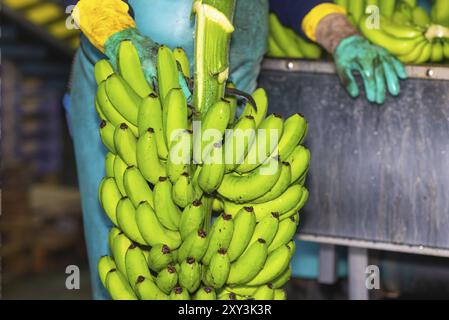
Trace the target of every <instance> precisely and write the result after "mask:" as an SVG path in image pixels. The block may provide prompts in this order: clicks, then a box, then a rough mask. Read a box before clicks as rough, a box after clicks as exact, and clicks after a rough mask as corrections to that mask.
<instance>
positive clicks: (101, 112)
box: [94, 97, 107, 119]
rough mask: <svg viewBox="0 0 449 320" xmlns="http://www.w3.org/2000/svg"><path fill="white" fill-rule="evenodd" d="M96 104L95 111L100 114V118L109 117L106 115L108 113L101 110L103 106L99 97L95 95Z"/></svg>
mask: <svg viewBox="0 0 449 320" xmlns="http://www.w3.org/2000/svg"><path fill="white" fill-rule="evenodd" d="M94 104H95V111H96V112H97V114H98V118H100V119H107V117H106V115H105V114H104V113H103V111H102V110H101V106H100V104H99V103H98V100H97V98H96V97H95V100H94Z"/></svg>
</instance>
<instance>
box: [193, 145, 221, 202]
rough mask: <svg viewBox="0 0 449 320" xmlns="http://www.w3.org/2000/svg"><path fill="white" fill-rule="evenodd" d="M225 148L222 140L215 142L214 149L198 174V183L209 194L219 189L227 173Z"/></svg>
mask: <svg viewBox="0 0 449 320" xmlns="http://www.w3.org/2000/svg"><path fill="white" fill-rule="evenodd" d="M224 161H225V159H224V149H223V144H222V143H221V142H217V143H215V144H214V147H213V149H212V150H211V152H210V155H208V156H207V157H206V158H205V159H204V161H203V166H202V167H201V171H200V174H199V176H198V185H199V186H200V188H201V189H202V190H203V191H204V192H206V193H207V194H211V193H212V192H214V191H215V190H217V189H218V187H219V186H220V184H221V182H222V181H223V177H224V173H225V162H224Z"/></svg>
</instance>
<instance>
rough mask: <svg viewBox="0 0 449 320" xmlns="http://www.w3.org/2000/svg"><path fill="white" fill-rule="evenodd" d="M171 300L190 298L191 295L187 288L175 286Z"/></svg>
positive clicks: (171, 293)
mask: <svg viewBox="0 0 449 320" xmlns="http://www.w3.org/2000/svg"><path fill="white" fill-rule="evenodd" d="M170 300H190V295H189V292H188V291H187V289H185V288H182V287H174V288H173V290H172V291H171V292H170Z"/></svg>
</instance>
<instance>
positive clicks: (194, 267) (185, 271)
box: [178, 258, 201, 293]
mask: <svg viewBox="0 0 449 320" xmlns="http://www.w3.org/2000/svg"><path fill="white" fill-rule="evenodd" d="M178 278H179V284H180V285H181V286H182V287H184V288H186V289H187V291H188V292H189V293H193V292H195V291H196V290H197V289H198V287H199V286H200V283H201V266H200V264H199V263H198V262H197V261H196V260H195V258H187V259H186V260H184V261H183V262H182V263H181V266H180V270H179V276H178Z"/></svg>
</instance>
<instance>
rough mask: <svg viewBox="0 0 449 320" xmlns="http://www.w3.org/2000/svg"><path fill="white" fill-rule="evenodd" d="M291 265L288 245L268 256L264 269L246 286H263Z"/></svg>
mask: <svg viewBox="0 0 449 320" xmlns="http://www.w3.org/2000/svg"><path fill="white" fill-rule="evenodd" d="M289 263H290V248H289V247H288V246H286V245H283V246H280V247H279V248H277V249H276V250H274V251H272V252H271V253H270V254H268V257H267V260H266V262H265V265H264V267H263V269H262V270H261V271H260V272H259V273H258V274H257V275H256V276H255V277H254V278H253V279H252V280H251V281H249V282H248V283H247V284H246V285H248V286H261V285H263V284H264V283H269V282H270V281H272V280H274V279H276V278H277V277H279V276H280V275H281V274H282V273H283V272H284V271H285V269H287V268H288V265H289Z"/></svg>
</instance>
